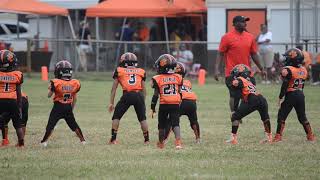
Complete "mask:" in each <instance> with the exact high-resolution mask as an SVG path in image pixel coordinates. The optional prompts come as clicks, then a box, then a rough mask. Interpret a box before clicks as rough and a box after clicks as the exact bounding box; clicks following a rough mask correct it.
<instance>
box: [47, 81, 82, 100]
mask: <svg viewBox="0 0 320 180" xmlns="http://www.w3.org/2000/svg"><path fill="white" fill-rule="evenodd" d="M51 86H53V87H51V90H53V92H54V97H53V101H54V102H60V103H63V104H71V103H73V100H74V97H76V94H77V93H78V92H79V91H80V87H81V85H80V82H79V81H78V80H76V79H71V80H69V81H66V80H61V79H53V80H51Z"/></svg>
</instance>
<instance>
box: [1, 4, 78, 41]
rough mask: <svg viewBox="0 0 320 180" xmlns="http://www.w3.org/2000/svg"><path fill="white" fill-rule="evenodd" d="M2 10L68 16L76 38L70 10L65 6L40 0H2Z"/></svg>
mask: <svg viewBox="0 0 320 180" xmlns="http://www.w3.org/2000/svg"><path fill="white" fill-rule="evenodd" d="M0 12H8V13H17V14H37V15H59V16H68V21H69V25H70V28H71V33H72V36H73V37H74V38H75V32H74V29H73V26H72V22H71V18H70V16H69V12H68V10H67V9H65V8H62V7H58V6H54V5H50V4H48V3H44V2H40V1H38V0H0Z"/></svg>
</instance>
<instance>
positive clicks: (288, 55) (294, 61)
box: [283, 48, 304, 66]
mask: <svg viewBox="0 0 320 180" xmlns="http://www.w3.org/2000/svg"><path fill="white" fill-rule="evenodd" d="M283 56H284V57H285V60H284V61H283V63H284V65H285V66H301V65H302V63H303V60H304V56H303V53H302V51H301V50H300V49H298V48H291V49H289V50H287V51H286V52H285V53H284V54H283Z"/></svg>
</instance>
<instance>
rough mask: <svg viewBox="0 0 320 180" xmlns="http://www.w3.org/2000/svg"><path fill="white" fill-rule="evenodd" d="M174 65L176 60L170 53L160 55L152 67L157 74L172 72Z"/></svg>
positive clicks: (173, 71)
mask: <svg viewBox="0 0 320 180" xmlns="http://www.w3.org/2000/svg"><path fill="white" fill-rule="evenodd" d="M176 66H177V60H176V58H175V57H173V56H172V55H170V54H163V55H161V56H160V57H159V58H158V59H157V60H156V62H155V63H154V67H155V68H156V69H157V72H158V73H159V74H173V73H175V68H176Z"/></svg>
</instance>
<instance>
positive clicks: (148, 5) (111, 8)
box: [86, 0, 186, 56]
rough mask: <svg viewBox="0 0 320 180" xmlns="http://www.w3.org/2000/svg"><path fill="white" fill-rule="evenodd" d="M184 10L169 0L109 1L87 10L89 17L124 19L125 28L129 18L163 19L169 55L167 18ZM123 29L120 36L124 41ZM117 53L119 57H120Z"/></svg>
mask: <svg viewBox="0 0 320 180" xmlns="http://www.w3.org/2000/svg"><path fill="white" fill-rule="evenodd" d="M185 11H186V10H185V9H184V8H180V7H177V6H176V5H174V4H172V3H170V2H168V0H107V1H104V2H102V3H99V4H98V5H96V6H92V7H89V8H87V10H86V16H87V17H124V21H123V26H124V24H125V22H126V18H127V17H163V19H164V26H165V33H166V41H167V51H168V53H169V43H168V41H169V36H168V27H167V20H166V17H172V16H175V15H176V14H179V13H183V12H185ZM122 35H123V28H122V32H121V36H120V40H122ZM118 49H119V48H118ZM118 54H119V53H118V52H117V56H118Z"/></svg>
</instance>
